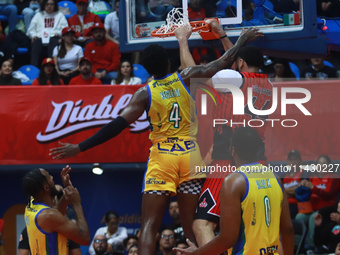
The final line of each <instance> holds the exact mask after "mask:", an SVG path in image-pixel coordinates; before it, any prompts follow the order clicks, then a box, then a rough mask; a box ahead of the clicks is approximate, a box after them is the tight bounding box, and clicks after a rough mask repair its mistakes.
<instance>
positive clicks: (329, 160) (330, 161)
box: [316, 155, 332, 164]
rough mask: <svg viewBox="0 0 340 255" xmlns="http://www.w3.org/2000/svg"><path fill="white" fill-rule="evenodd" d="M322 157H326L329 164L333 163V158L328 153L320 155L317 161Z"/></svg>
mask: <svg viewBox="0 0 340 255" xmlns="http://www.w3.org/2000/svg"><path fill="white" fill-rule="evenodd" d="M320 158H324V159H326V161H327V164H332V160H331V159H330V157H329V156H328V155H320V156H319V157H318V159H317V160H316V162H318V161H319V160H320Z"/></svg>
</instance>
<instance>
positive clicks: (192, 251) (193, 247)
mask: <svg viewBox="0 0 340 255" xmlns="http://www.w3.org/2000/svg"><path fill="white" fill-rule="evenodd" d="M187 243H188V245H189V247H188V248H185V249H181V248H176V247H175V248H172V249H173V250H174V251H178V252H180V253H181V254H195V252H196V250H197V247H196V245H195V244H194V243H193V242H191V241H190V240H189V239H187Z"/></svg>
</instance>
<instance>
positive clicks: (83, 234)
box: [37, 186, 91, 245]
mask: <svg viewBox="0 0 340 255" xmlns="http://www.w3.org/2000/svg"><path fill="white" fill-rule="evenodd" d="M65 196H66V200H67V201H69V203H70V204H71V205H72V206H73V209H74V212H75V214H76V217H77V221H76V222H74V221H71V220H68V219H66V218H65V217H64V215H62V213H60V212H59V211H58V210H57V209H49V210H44V211H42V212H41V213H40V214H39V216H38V217H37V223H38V225H39V227H40V228H41V229H42V230H44V231H46V232H47V233H52V232H57V233H59V234H61V235H63V236H65V237H66V238H67V239H71V240H72V241H75V242H77V243H78V244H80V245H89V244H90V241H91V238H90V230H89V227H88V225H87V222H86V219H85V216H84V212H83V208H82V206H81V199H80V195H79V192H78V190H77V189H76V188H74V187H71V186H69V187H67V188H66V189H65Z"/></svg>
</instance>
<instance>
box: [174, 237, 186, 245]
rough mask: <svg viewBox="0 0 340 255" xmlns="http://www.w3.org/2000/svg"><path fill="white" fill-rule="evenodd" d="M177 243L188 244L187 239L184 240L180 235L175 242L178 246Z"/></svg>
mask: <svg viewBox="0 0 340 255" xmlns="http://www.w3.org/2000/svg"><path fill="white" fill-rule="evenodd" d="M179 244H186V245H187V246H188V243H187V241H186V240H185V237H180V238H179V239H178V241H177V242H176V246H178V245H179Z"/></svg>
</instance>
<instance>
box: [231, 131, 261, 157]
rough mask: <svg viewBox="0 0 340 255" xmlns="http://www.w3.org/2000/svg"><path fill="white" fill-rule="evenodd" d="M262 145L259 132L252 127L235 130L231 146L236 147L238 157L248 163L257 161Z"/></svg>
mask: <svg viewBox="0 0 340 255" xmlns="http://www.w3.org/2000/svg"><path fill="white" fill-rule="evenodd" d="M262 143H263V142H262V140H261V138H260V136H259V134H258V133H257V131H256V130H255V129H253V128H251V127H238V128H235V131H234V133H233V134H232V136H231V146H233V147H234V149H235V152H236V154H237V155H238V157H239V158H240V159H241V160H244V161H247V162H254V161H256V160H257V152H258V149H259V147H260V146H261V145H262Z"/></svg>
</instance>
